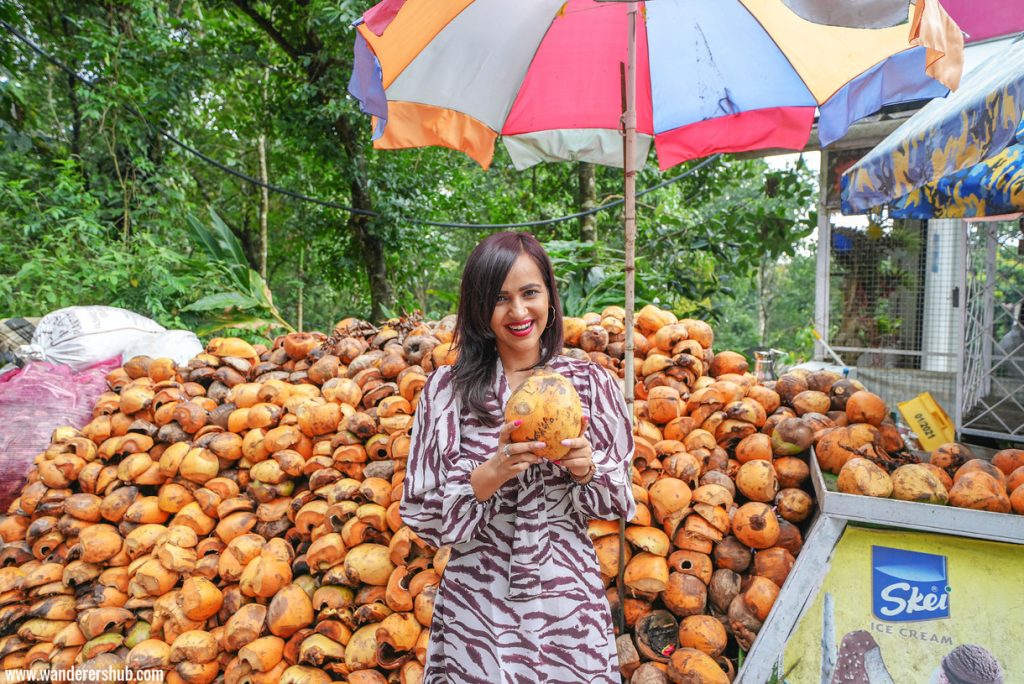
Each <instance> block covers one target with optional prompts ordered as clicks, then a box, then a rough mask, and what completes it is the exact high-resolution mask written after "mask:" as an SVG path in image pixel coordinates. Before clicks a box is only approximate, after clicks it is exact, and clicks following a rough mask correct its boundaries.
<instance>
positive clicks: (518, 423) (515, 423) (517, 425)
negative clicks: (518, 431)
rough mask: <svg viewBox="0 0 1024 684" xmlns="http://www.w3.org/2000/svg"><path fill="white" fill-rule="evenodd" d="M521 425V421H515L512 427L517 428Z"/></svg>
mask: <svg viewBox="0 0 1024 684" xmlns="http://www.w3.org/2000/svg"><path fill="white" fill-rule="evenodd" d="M522 424H523V421H521V420H517V421H516V422H514V423H512V425H514V426H516V427H519V426H520V425H522Z"/></svg>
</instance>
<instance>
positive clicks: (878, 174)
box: [842, 40, 1024, 218]
mask: <svg viewBox="0 0 1024 684" xmlns="http://www.w3.org/2000/svg"><path fill="white" fill-rule="evenodd" d="M883 204H888V205H889V213H890V215H892V216H893V217H895V218H974V217H981V216H997V215H1004V214H1010V213H1015V212H1020V211H1024V40H1017V41H1016V42H1014V43H1013V44H1011V45H1010V46H1009V47H1007V48H1006V49H1005V50H1002V51H1000V52H998V53H996V54H994V55H992V56H991V57H990V58H989V59H988V60H986V61H985V62H983V63H982V64H979V65H978V66H977V67H976V68H974V69H973V70H971V71H970V72H969V73H968V74H965V75H964V79H963V83H962V85H961V87H960V89H959V90H958V91H957V92H956V93H955V94H953V95H950V96H949V97H948V98H946V99H944V100H936V101H933V102H930V103H928V104H927V105H926V106H925V107H924V108H923V109H921V111H919V112H918V113H916V114H914V115H913V116H912V117H910V118H909V119H908V120H907V121H906V122H905V123H904V124H903V125H902V126H900V127H899V128H897V129H896V130H895V131H893V132H892V134H891V135H889V137H887V138H886V139H885V140H883V141H882V142H881V143H879V144H878V145H877V146H876V147H875V148H874V149H873V150H871V152H869V153H868V154H867V155H865V156H864V158H863V159H861V160H860V161H859V162H857V163H856V164H855V165H854V166H852V167H851V168H850V169H849V170H848V171H847V172H846V173H845V174H844V175H843V178H842V210H843V213H844V214H856V213H863V212H865V211H868V210H870V209H872V208H874V207H878V206H881V205H883Z"/></svg>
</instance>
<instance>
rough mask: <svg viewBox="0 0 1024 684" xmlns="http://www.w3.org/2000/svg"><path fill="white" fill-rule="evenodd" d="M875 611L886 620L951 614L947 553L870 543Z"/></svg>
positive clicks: (940, 617) (913, 620)
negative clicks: (895, 547)
mask: <svg viewBox="0 0 1024 684" xmlns="http://www.w3.org/2000/svg"><path fill="white" fill-rule="evenodd" d="M871 581H872V606H871V607H872V612H873V613H874V614H875V617H877V618H878V619H879V620H885V621H886V622H918V621H922V620H941V619H944V618H948V617H949V594H950V592H951V591H952V589H951V587H950V586H949V575H948V573H947V571H946V557H945V556H937V555H934V554H931V553H919V552H917V551H906V550H904V549H890V548H888V547H885V546H872V547H871Z"/></svg>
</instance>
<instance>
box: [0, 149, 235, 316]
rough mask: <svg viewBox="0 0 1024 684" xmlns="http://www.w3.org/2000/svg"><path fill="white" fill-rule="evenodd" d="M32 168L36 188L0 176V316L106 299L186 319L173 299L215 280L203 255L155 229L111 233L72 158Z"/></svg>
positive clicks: (38, 313)
mask: <svg viewBox="0 0 1024 684" xmlns="http://www.w3.org/2000/svg"><path fill="white" fill-rule="evenodd" d="M32 171H33V172H34V173H36V174H38V175H45V176H46V177H47V178H48V179H49V182H48V183H46V184H45V187H44V188H35V187H34V186H35V183H34V182H33V180H34V179H33V178H24V177H22V178H19V177H16V176H14V175H13V174H11V173H9V172H7V173H3V174H2V175H0V226H3V231H4V237H3V239H2V240H0V318H6V317H10V316H42V315H45V314H46V313H47V312H49V311H52V310H54V309H59V308H62V307H65V306H72V305H87V304H106V305H110V306H119V307H122V308H125V309H130V310H133V311H137V312H139V313H142V314H144V315H146V316H149V317H151V318H153V319H154V320H156V321H157V322H159V323H161V324H162V325H165V326H167V327H178V328H180V327H190V326H192V325H194V323H195V320H194V318H192V317H190V316H188V315H187V314H186V313H185V312H184V311H183V310H182V309H181V308H180V307H181V305H182V304H183V303H184V302H185V301H187V298H188V297H190V295H191V293H192V292H194V291H195V290H196V289H198V288H200V287H213V288H216V287H219V286H222V285H223V280H222V279H221V277H220V275H219V274H218V273H217V272H216V271H215V269H213V268H211V266H210V264H209V263H208V262H207V260H206V259H198V258H194V257H192V256H191V255H190V254H189V253H188V249H187V245H186V244H185V243H183V242H181V243H177V244H175V243H163V244H161V240H160V236H159V235H158V234H156V233H151V232H142V231H139V232H137V233H134V234H133V235H130V236H128V238H127V240H125V239H123V238H122V236H119V235H116V234H112V231H111V229H110V225H109V224H108V223H106V222H104V221H103V220H102V210H101V207H100V206H99V202H98V201H97V198H96V197H95V195H93V194H92V193H90V192H88V191H87V189H86V188H85V187H84V186H83V181H82V178H81V176H80V175H79V174H78V172H77V170H76V165H75V164H74V163H73V162H72V161H70V160H59V161H58V162H57V164H56V167H55V168H39V169H33V170H32Z"/></svg>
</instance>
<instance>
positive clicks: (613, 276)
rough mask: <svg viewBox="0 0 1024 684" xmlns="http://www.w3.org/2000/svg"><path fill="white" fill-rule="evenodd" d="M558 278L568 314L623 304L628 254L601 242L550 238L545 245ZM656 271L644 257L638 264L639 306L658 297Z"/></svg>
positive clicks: (563, 303)
mask: <svg viewBox="0 0 1024 684" xmlns="http://www.w3.org/2000/svg"><path fill="white" fill-rule="evenodd" d="M544 248H545V250H546V251H547V253H548V255H549V256H550V257H551V264H552V266H553V267H554V269H555V277H556V278H557V279H558V294H559V296H560V297H561V299H562V310H563V312H564V313H565V315H567V316H582V315H583V314H584V313H586V312H588V311H594V312H597V313H600V312H601V311H602V310H603V309H604V308H605V307H607V306H622V303H623V302H624V301H625V297H626V275H625V254H624V253H623V252H622V250H616V249H612V248H609V247H606V246H603V245H601V244H600V243H592V242H580V241H578V240H551V241H548V242H547V243H546V244H545V245H544ZM656 278H657V276H656V274H654V273H652V272H651V271H650V270H648V269H647V268H646V264H645V263H643V262H642V261H641V262H639V263H638V264H637V272H636V302H637V307H638V308H639V307H641V306H643V305H645V304H649V303H651V302H652V301H653V300H654V299H655V297H656V288H655V282H656Z"/></svg>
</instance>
